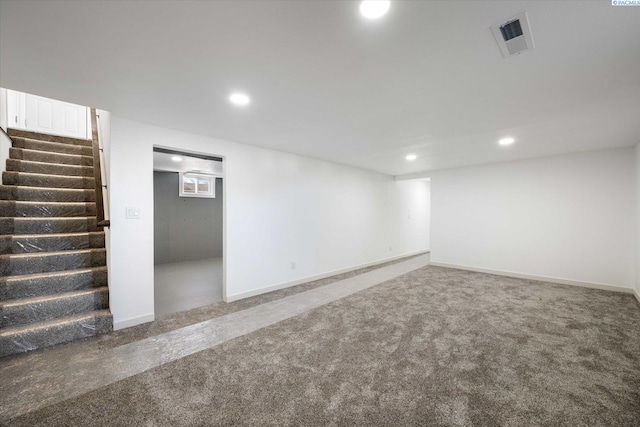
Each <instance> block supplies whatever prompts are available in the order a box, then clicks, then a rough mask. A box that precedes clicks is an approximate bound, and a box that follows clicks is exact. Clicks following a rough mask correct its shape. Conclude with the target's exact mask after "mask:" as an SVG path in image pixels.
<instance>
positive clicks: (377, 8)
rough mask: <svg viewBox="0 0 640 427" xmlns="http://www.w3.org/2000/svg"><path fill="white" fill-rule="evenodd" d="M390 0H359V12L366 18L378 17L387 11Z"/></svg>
mask: <svg viewBox="0 0 640 427" xmlns="http://www.w3.org/2000/svg"><path fill="white" fill-rule="evenodd" d="M389 7H391V0H363V1H362V2H360V13H361V14H362V16H364V17H365V18H368V19H378V18H380V17H381V16H383V15H384V14H385V13H387V12H388V11H389Z"/></svg>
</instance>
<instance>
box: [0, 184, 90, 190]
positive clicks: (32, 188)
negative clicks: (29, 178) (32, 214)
mask: <svg viewBox="0 0 640 427" xmlns="http://www.w3.org/2000/svg"><path fill="white" fill-rule="evenodd" d="M1 186H2V187H10V188H27V189H29V190H37V191H41V190H54V191H96V190H94V189H93V188H58V187H31V186H28V185H7V184H2V185H1Z"/></svg>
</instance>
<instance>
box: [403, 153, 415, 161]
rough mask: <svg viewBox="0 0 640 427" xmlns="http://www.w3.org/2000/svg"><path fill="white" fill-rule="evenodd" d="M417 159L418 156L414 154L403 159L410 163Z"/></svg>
mask: <svg viewBox="0 0 640 427" xmlns="http://www.w3.org/2000/svg"><path fill="white" fill-rule="evenodd" d="M417 158H418V156H416V155H415V154H407V157H405V159H407V160H409V161H410V162H412V161H414V160H415V159H417Z"/></svg>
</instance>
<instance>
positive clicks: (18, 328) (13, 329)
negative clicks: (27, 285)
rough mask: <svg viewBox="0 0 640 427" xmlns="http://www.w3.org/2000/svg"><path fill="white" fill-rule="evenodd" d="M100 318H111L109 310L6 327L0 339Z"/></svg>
mask: <svg viewBox="0 0 640 427" xmlns="http://www.w3.org/2000/svg"><path fill="white" fill-rule="evenodd" d="M100 316H111V312H110V311H109V309H102V310H93V311H88V312H86V313H81V314H77V315H75V316H67V317H59V318H57V319H53V320H45V321H43V322H34V323H27V324H22V325H14V326H8V327H6V328H2V330H0V338H2V337H5V336H11V335H15V334H20V333H22V332H23V331H28V330H30V329H40V328H50V327H52V326H57V325H63V324H65V323H74V322H78V321H82V320H83V319H91V318H94V317H100Z"/></svg>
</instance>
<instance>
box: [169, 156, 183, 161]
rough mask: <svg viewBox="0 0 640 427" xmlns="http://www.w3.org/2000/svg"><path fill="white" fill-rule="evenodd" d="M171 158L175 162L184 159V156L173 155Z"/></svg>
mask: <svg viewBox="0 0 640 427" xmlns="http://www.w3.org/2000/svg"><path fill="white" fill-rule="evenodd" d="M171 160H173V161H174V162H181V161H182V157H180V156H172V157H171Z"/></svg>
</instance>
